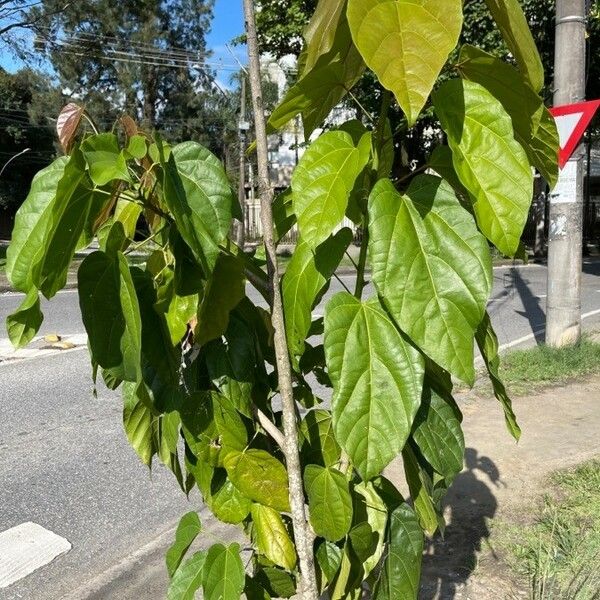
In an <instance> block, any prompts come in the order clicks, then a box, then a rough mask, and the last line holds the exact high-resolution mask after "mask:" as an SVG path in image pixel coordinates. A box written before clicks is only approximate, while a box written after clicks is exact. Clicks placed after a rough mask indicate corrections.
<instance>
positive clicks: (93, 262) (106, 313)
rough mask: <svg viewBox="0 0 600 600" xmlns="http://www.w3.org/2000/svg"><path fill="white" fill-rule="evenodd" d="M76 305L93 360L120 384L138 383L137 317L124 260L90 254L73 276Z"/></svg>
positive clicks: (138, 313)
mask: <svg viewBox="0 0 600 600" xmlns="http://www.w3.org/2000/svg"><path fill="white" fill-rule="evenodd" d="M77 280H78V287H79V305H80V307H81V316H82V319H83V324H84V325H85V329H86V332H87V334H88V338H89V346H90V349H91V353H92V356H93V358H94V360H95V361H96V362H97V363H98V364H99V365H100V366H101V367H103V368H105V369H111V370H112V371H113V374H114V375H115V376H117V377H119V379H122V380H124V381H134V382H137V381H138V380H139V372H140V366H141V335H142V333H141V317H140V312H139V305H138V302H137V296H136V293H135V287H134V285H133V280H132V277H131V273H130V271H129V266H128V264H127V260H126V258H125V257H124V256H123V255H122V254H120V253H119V254H118V255H117V256H108V255H107V254H105V253H104V252H101V251H98V252H93V253H92V254H90V255H89V256H87V257H86V258H85V260H84V261H83V262H82V263H81V266H80V267H79V272H78V274H77Z"/></svg>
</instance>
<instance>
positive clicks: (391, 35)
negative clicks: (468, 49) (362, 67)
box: [348, 0, 463, 126]
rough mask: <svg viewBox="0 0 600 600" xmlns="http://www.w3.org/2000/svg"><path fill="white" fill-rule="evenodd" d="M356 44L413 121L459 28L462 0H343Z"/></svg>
mask: <svg viewBox="0 0 600 600" xmlns="http://www.w3.org/2000/svg"><path fill="white" fill-rule="evenodd" d="M348 22H349V23H350V30H351V31H352V38H353V39H354V43H355V44H356V47H357V48H358V50H359V51H360V53H361V54H362V57H363V58H364V59H365V62H366V63H367V66H368V67H370V68H371V69H372V70H373V71H374V72H375V74H376V75H377V78H378V79H379V81H380V82H381V84H382V85H383V86H384V87H385V88H387V89H388V90H390V91H392V92H393V93H394V95H395V96H396V100H398V104H399V105H400V107H401V108H402V110H403V111H404V114H405V115H406V118H407V120H408V124H409V126H410V125H413V124H414V123H415V121H416V120H417V117H418V116H419V113H420V112H421V109H422V108H423V106H425V103H426V102H427V98H428V97H429V94H430V93H431V90H432V89H433V85H434V84H435V82H436V80H437V78H438V75H439V73H440V71H441V70H442V67H443V66H444V64H445V63H446V60H447V59H448V55H449V54H450V52H452V50H454V48H455V46H456V43H457V42H458V36H459V35H460V31H461V28H462V22H463V17H462V0H417V1H415V0H348Z"/></svg>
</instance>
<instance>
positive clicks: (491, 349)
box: [476, 312, 521, 441]
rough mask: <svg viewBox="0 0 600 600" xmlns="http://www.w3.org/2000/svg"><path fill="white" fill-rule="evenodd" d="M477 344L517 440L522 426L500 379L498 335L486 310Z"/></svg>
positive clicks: (507, 423)
mask: <svg viewBox="0 0 600 600" xmlns="http://www.w3.org/2000/svg"><path fill="white" fill-rule="evenodd" d="M476 340H477V345H478V346H479V351H480V352H481V356H483V360H484V362H485V366H486V368H487V370H488V374H489V376H490V381H491V382H492V386H493V388H494V396H496V398H497V399H498V401H499V402H500V404H501V405H502V409H503V410H504V418H505V420H506V427H507V428H508V430H509V431H510V433H511V435H512V436H513V437H514V438H515V440H517V441H519V438H520V437H521V428H520V427H519V424H518V423H517V417H516V416H515V413H514V411H513V407H512V401H511V399H510V397H509V396H508V393H507V391H506V388H505V387H504V383H502V380H501V379H500V374H499V368H500V356H499V355H498V337H497V336H496V332H495V331H494V328H493V327H492V322H491V320H490V316H489V314H488V313H487V312H486V313H485V316H484V317H483V319H482V321H481V324H480V325H479V329H478V330H477V335H476Z"/></svg>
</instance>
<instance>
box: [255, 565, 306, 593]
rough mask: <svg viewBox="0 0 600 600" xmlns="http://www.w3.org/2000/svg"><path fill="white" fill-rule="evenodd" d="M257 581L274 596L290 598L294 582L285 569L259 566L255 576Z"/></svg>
mask: <svg viewBox="0 0 600 600" xmlns="http://www.w3.org/2000/svg"><path fill="white" fill-rule="evenodd" d="M255 578H256V580H257V582H258V583H259V584H260V585H261V586H262V587H263V588H264V589H265V590H266V591H267V592H268V593H269V594H270V595H271V596H273V597H274V598H291V597H292V596H293V595H294V594H295V593H296V584H295V583H294V579H293V578H292V576H291V575H290V574H289V573H287V572H286V571H282V570H281V569H277V568H275V567H261V568H260V570H259V571H258V573H257V574H256V576H255Z"/></svg>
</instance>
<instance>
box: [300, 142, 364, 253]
mask: <svg viewBox="0 0 600 600" xmlns="http://www.w3.org/2000/svg"><path fill="white" fill-rule="evenodd" d="M370 148H371V141H370V135H368V134H367V135H365V136H364V137H363V138H361V140H360V142H359V143H358V146H356V145H355V144H354V141H353V140H352V137H351V136H350V134H348V133H346V132H345V131H329V132H327V133H324V134H323V135H321V136H320V137H319V138H318V139H317V140H316V141H315V142H313V143H312V144H311V146H310V148H309V149H308V150H307V151H306V152H305V153H304V155H303V156H302V159H301V160H300V162H299V163H298V166H297V167H296V170H295V171H294V174H293V175H292V190H293V196H292V202H293V204H294V212H295V213H296V216H297V218H298V228H299V230H300V235H301V236H302V240H303V242H304V243H305V244H307V246H308V247H309V248H311V249H315V248H316V247H317V246H318V245H319V244H321V243H322V242H324V241H325V240H326V239H327V238H328V237H329V236H330V235H331V232H332V231H333V230H334V228H335V227H336V226H337V225H339V224H340V223H341V221H342V219H343V218H344V214H345V212H346V207H347V206H348V197H349V196H350V192H351V191H352V188H353V187H354V182H355V181H356V178H357V177H358V175H359V174H360V172H361V171H362V170H363V168H364V166H365V165H366V164H367V161H368V159H369V153H370Z"/></svg>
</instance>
